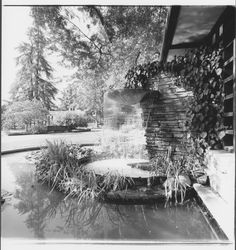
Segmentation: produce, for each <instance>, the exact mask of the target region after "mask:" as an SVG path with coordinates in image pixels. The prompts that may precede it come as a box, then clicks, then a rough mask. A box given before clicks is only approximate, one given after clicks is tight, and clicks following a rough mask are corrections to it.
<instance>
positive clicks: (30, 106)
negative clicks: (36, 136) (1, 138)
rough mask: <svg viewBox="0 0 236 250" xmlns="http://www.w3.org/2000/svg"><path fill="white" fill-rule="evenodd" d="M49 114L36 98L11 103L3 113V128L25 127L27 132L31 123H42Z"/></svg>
mask: <svg viewBox="0 0 236 250" xmlns="http://www.w3.org/2000/svg"><path fill="white" fill-rule="evenodd" d="M48 114H49V112H48V110H47V109H46V108H45V107H44V106H43V104H42V103H41V102H40V101H38V100H32V101H29V100H27V101H19V102H14V103H12V104H11V105H10V106H9V107H8V108H7V110H6V112H5V113H4V123H3V127H4V129H16V128H24V127H25V128H26V130H27V132H28V130H29V129H30V128H31V127H32V125H33V124H40V123H43V122H44V121H45V120H46V119H47V115H48Z"/></svg>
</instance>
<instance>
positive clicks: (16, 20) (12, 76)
mask: <svg viewBox="0 0 236 250" xmlns="http://www.w3.org/2000/svg"><path fill="white" fill-rule="evenodd" d="M2 13H3V16H2V80H1V90H2V91H1V101H2V102H4V101H5V100H10V94H9V91H10V88H11V85H12V83H13V82H14V81H15V80H16V74H17V70H18V68H17V66H16V60H15V58H16V57H17V56H18V52H17V49H16V48H17V47H18V46H19V45H20V44H21V43H22V42H27V41H28V38H27V31H28V29H29V28H30V27H31V26H32V22H33V20H32V17H31V16H30V8H29V7H3V8H2ZM48 60H49V63H50V64H51V66H52V67H53V69H54V73H53V75H54V76H55V78H57V77H63V76H65V77H66V76H68V75H71V74H73V73H74V72H75V69H74V70H73V69H67V68H64V67H62V66H60V65H59V64H58V63H57V61H58V57H56V56H54V57H53V56H50V57H48ZM66 85H67V83H66V82H61V83H58V84H56V87H57V88H58V90H59V94H58V95H57V98H56V100H57V102H58V98H59V97H60V96H61V95H60V93H61V91H60V90H63V89H64V88H65V87H66Z"/></svg>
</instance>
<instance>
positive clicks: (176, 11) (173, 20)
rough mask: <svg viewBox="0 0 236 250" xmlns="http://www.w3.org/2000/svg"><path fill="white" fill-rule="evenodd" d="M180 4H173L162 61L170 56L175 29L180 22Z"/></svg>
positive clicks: (165, 36) (168, 20)
mask: <svg viewBox="0 0 236 250" xmlns="http://www.w3.org/2000/svg"><path fill="white" fill-rule="evenodd" d="M180 9H181V7H180V6H172V7H171V8H170V12H169V15H168V19H167V24H166V25H167V29H166V32H165V35H164V41H163V46H162V51H161V60H160V61H161V62H165V61H166V59H167V56H168V52H169V49H170V47H171V45H172V41H173V37H174V34H175V29H176V26H177V23H178V17H179V13H180Z"/></svg>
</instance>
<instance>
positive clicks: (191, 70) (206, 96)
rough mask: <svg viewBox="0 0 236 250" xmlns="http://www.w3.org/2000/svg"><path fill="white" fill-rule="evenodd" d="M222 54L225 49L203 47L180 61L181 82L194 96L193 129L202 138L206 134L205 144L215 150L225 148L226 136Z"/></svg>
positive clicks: (191, 109)
mask: <svg viewBox="0 0 236 250" xmlns="http://www.w3.org/2000/svg"><path fill="white" fill-rule="evenodd" d="M222 53H223V50H222V49H221V48H218V49H212V48H208V47H201V48H200V49H196V50H193V51H189V52H188V53H187V54H186V55H185V56H184V57H181V58H179V59H178V60H177V61H176V63H177V66H178V69H179V72H180V75H181V76H180V79H178V80H179V81H181V83H182V84H183V86H184V87H186V88H190V89H191V90H192V91H193V94H194V98H193V100H192V102H191V108H190V110H189V115H190V116H191V118H192V120H191V126H190V129H191V130H192V131H194V132H195V133H197V134H198V135H199V134H201V133H206V136H205V140H206V141H207V142H208V143H209V145H210V146H211V147H212V148H215V149H219V148H221V147H222V137H223V136H224V135H222V133H224V132H223V130H224V125H223V113H224V106H223V101H224V90H223V80H222V73H223V57H222ZM179 72H178V71H177V73H179ZM179 81H178V82H179Z"/></svg>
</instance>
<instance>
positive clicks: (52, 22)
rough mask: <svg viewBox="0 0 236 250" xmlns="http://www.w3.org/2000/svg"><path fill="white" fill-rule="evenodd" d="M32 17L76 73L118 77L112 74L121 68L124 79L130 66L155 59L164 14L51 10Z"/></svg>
mask: <svg viewBox="0 0 236 250" xmlns="http://www.w3.org/2000/svg"><path fill="white" fill-rule="evenodd" d="M32 16H33V17H34V18H36V19H40V25H41V27H43V28H44V29H45V30H50V34H51V37H50V39H52V41H53V45H54V46H53V49H54V50H55V51H58V52H60V53H61V55H62V56H63V58H65V59H67V60H69V61H70V62H71V63H72V65H73V66H76V67H78V70H80V71H81V70H84V69H85V68H86V69H91V70H95V69H97V70H99V71H100V72H101V73H103V72H104V71H106V72H110V75H115V76H117V72H113V71H114V69H115V68H116V69H117V68H119V67H118V66H120V67H121V71H122V74H121V75H122V76H121V77H124V75H125V73H126V71H127V70H128V69H129V68H130V66H133V65H134V64H136V63H143V62H148V61H150V60H154V59H156V58H157V55H158V51H159V49H160V44H161V41H162V35H163V30H164V24H165V20H166V16H167V10H166V8H165V7H159V6H115V7H114V6H110V7H107V6H101V7H100V6H80V7H61V6H54V7H33V8H32ZM39 16H40V18H39ZM83 18H84V19H86V23H83V22H82V21H81V20H82V19H83ZM85 26H86V28H85ZM124 66H125V67H126V68H125V70H124ZM122 80H123V81H124V79H122Z"/></svg>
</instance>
